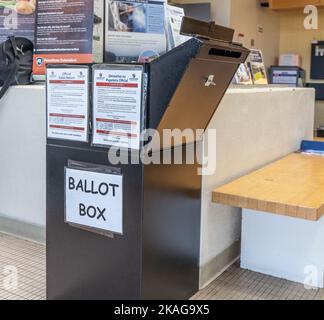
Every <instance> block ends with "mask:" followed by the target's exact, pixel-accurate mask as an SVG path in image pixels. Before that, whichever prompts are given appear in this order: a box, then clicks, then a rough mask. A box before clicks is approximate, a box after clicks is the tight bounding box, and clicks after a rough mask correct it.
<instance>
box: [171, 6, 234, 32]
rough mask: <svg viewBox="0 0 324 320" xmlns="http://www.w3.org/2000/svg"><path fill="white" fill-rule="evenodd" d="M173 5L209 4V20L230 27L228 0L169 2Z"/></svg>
mask: <svg viewBox="0 0 324 320" xmlns="http://www.w3.org/2000/svg"><path fill="white" fill-rule="evenodd" d="M169 2H170V3H174V4H177V3H179V4H195V3H210V5H211V20H213V21H215V22H216V23H217V24H220V25H223V26H229V25H230V14H231V1H230V0H171V1H169Z"/></svg>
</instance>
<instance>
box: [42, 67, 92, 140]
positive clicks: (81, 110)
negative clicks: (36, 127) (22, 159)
mask: <svg viewBox="0 0 324 320" xmlns="http://www.w3.org/2000/svg"><path fill="white" fill-rule="evenodd" d="M46 81H47V137H48V138H53V139H64V140H72V141H81V142H87V141H88V103H89V100H88V97H89V92H88V91H89V89H88V81H89V69H88V68H62V69H60V68H48V69H47V71H46Z"/></svg>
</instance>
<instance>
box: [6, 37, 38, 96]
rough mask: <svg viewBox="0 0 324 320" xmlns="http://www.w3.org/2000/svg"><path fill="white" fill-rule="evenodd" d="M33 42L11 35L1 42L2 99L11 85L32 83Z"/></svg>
mask: <svg viewBox="0 0 324 320" xmlns="http://www.w3.org/2000/svg"><path fill="white" fill-rule="evenodd" d="M33 51H34V46H33V43H32V42H31V41H30V40H28V39H26V38H21V37H17V38H16V37H9V38H8V40H7V41H5V42H3V43H1V44H0V87H2V88H1V90H0V99H1V98H2V97H3V96H4V94H5V93H6V92H7V90H8V89H9V87H10V86H12V85H25V84H29V83H31V79H32V69H33Z"/></svg>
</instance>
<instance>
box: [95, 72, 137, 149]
mask: <svg viewBox="0 0 324 320" xmlns="http://www.w3.org/2000/svg"><path fill="white" fill-rule="evenodd" d="M142 79H143V70H142V68H141V69H139V68H137V69H133V68H130V69H115V68H111V69H94V75H93V144H94V145H102V146H113V147H117V148H126V149H135V150H139V149H140V137H141V123H142Z"/></svg>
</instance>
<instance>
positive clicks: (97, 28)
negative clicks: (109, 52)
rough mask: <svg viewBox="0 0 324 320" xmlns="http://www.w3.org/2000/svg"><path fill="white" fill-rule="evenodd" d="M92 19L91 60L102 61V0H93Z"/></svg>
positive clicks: (103, 20)
mask: <svg viewBox="0 0 324 320" xmlns="http://www.w3.org/2000/svg"><path fill="white" fill-rule="evenodd" d="M93 5H94V19H93V45H92V46H93V53H92V54H93V62H95V63H102V62H103V56H104V32H105V30H104V23H105V19H104V16H105V10H104V1H103V0H94V1H93Z"/></svg>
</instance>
